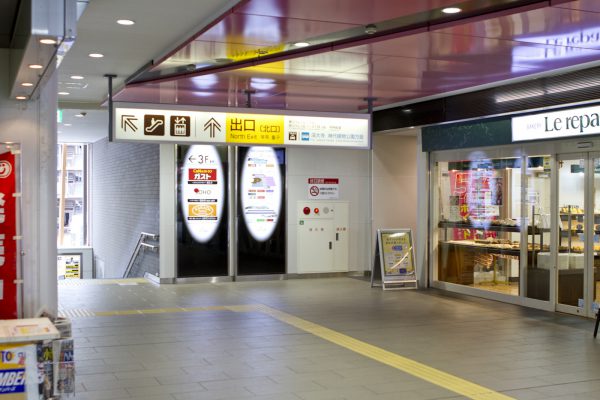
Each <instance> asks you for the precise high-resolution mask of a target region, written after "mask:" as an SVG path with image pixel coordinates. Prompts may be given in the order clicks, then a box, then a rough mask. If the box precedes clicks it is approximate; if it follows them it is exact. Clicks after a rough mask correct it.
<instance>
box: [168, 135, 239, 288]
mask: <svg viewBox="0 0 600 400" xmlns="http://www.w3.org/2000/svg"><path fill="white" fill-rule="evenodd" d="M177 163H178V166H179V173H178V178H177V191H178V213H177V214H178V217H177V276H178V277H193V276H223V275H227V274H228V265H227V240H228V228H227V227H228V224H227V215H228V213H227V193H226V192H227V191H226V188H227V174H228V163H227V147H226V146H212V145H194V146H177Z"/></svg>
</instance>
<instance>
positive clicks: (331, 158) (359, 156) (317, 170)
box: [286, 148, 371, 274]
mask: <svg viewBox="0 0 600 400" xmlns="http://www.w3.org/2000/svg"><path fill="white" fill-rule="evenodd" d="M369 153H370V152H369V151H368V150H341V149H337V150H334V149H306V148H288V149H287V152H286V154H287V224H288V229H287V243H288V245H287V248H288V250H287V253H288V254H287V272H288V273H290V274H294V273H297V272H298V265H297V264H298V263H297V257H298V253H297V249H296V243H297V231H296V226H297V223H298V221H297V212H296V205H297V202H298V200H307V201H308V196H309V195H308V189H307V186H308V182H307V179H308V178H339V180H340V184H339V200H345V201H349V202H350V256H349V260H350V263H349V264H350V265H349V268H348V269H349V271H366V270H370V268H371V267H370V266H371V260H370V254H369V253H370V242H369V241H370V235H369V232H370V215H369V208H370V168H369V162H370V161H369Z"/></svg>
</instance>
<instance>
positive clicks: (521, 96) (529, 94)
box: [494, 89, 545, 103]
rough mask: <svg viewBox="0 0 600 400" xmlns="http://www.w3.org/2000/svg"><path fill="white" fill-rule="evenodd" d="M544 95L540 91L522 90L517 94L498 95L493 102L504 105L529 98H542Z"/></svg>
mask: <svg viewBox="0 0 600 400" xmlns="http://www.w3.org/2000/svg"><path fill="white" fill-rule="evenodd" d="M544 94H545V93H544V91H543V90H542V89H532V90H524V91H521V92H518V93H507V94H499V95H497V96H496V97H495V98H494V100H495V101H496V103H506V102H507V101H515V100H523V99H527V98H529V97H538V96H543V95H544Z"/></svg>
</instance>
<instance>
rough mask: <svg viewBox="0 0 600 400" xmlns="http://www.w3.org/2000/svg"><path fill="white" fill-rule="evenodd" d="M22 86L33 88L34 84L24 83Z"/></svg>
mask: <svg viewBox="0 0 600 400" xmlns="http://www.w3.org/2000/svg"><path fill="white" fill-rule="evenodd" d="M21 86H23V87H32V86H33V83H31V82H23V83H21Z"/></svg>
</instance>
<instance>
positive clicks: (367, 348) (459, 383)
mask: <svg viewBox="0 0 600 400" xmlns="http://www.w3.org/2000/svg"><path fill="white" fill-rule="evenodd" d="M194 311H232V312H262V313H264V314H267V315H270V316H271V317H273V318H275V319H277V320H279V321H282V322H285V323H286V324H288V325H291V326H294V327H296V328H298V329H300V330H303V331H305V332H308V333H310V334H313V335H315V336H318V337H320V338H321V339H324V340H327V341H329V342H331V343H334V344H336V345H338V346H341V347H344V348H346V349H348V350H350V351H353V352H355V353H358V354H361V355H363V356H365V357H369V358H371V359H373V360H375V361H378V362H380V363H382V364H386V365H389V366H390V367H393V368H396V369H398V370H400V371H402V372H405V373H407V374H410V375H412V376H415V377H417V378H420V379H423V380H425V381H427V382H430V383H432V384H434V385H436V386H439V387H442V388H444V389H447V390H449V391H452V392H454V393H457V394H459V395H462V396H465V397H468V398H470V399H475V400H511V399H512V397H509V396H506V395H504V394H502V393H499V392H496V391H494V390H492V389H489V388H486V387H484V386H481V385H477V384H475V383H473V382H469V381H467V380H465V379H462V378H459V377H457V376H454V375H451V374H448V373H446V372H444V371H440V370H438V369H435V368H432V367H430V366H428V365H425V364H423V363H420V362H417V361H414V360H411V359H409V358H406V357H402V356H400V355H398V354H395V353H392V352H390V351H387V350H384V349H382V348H380V347H377V346H373V345H371V344H369V343H366V342H363V341H360V340H357V339H354V338H353V337H350V336H348V335H344V334H343V333H339V332H336V331H334V330H332V329H329V328H325V327H324V326H321V325H318V324H315V323H313V322H310V321H306V320H304V319H302V318H298V317H295V316H293V315H291V314H288V313H285V312H283V311H279V310H276V309H274V308H271V307H268V306H265V305H252V304H249V305H232V306H206V307H185V308H184V307H178V308H156V309H145V310H117V311H97V312H91V311H86V312H85V313H78V315H77V316H98V317H101V316H116V315H132V314H160V313H177V312H194ZM90 314H91V315H90Z"/></svg>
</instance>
